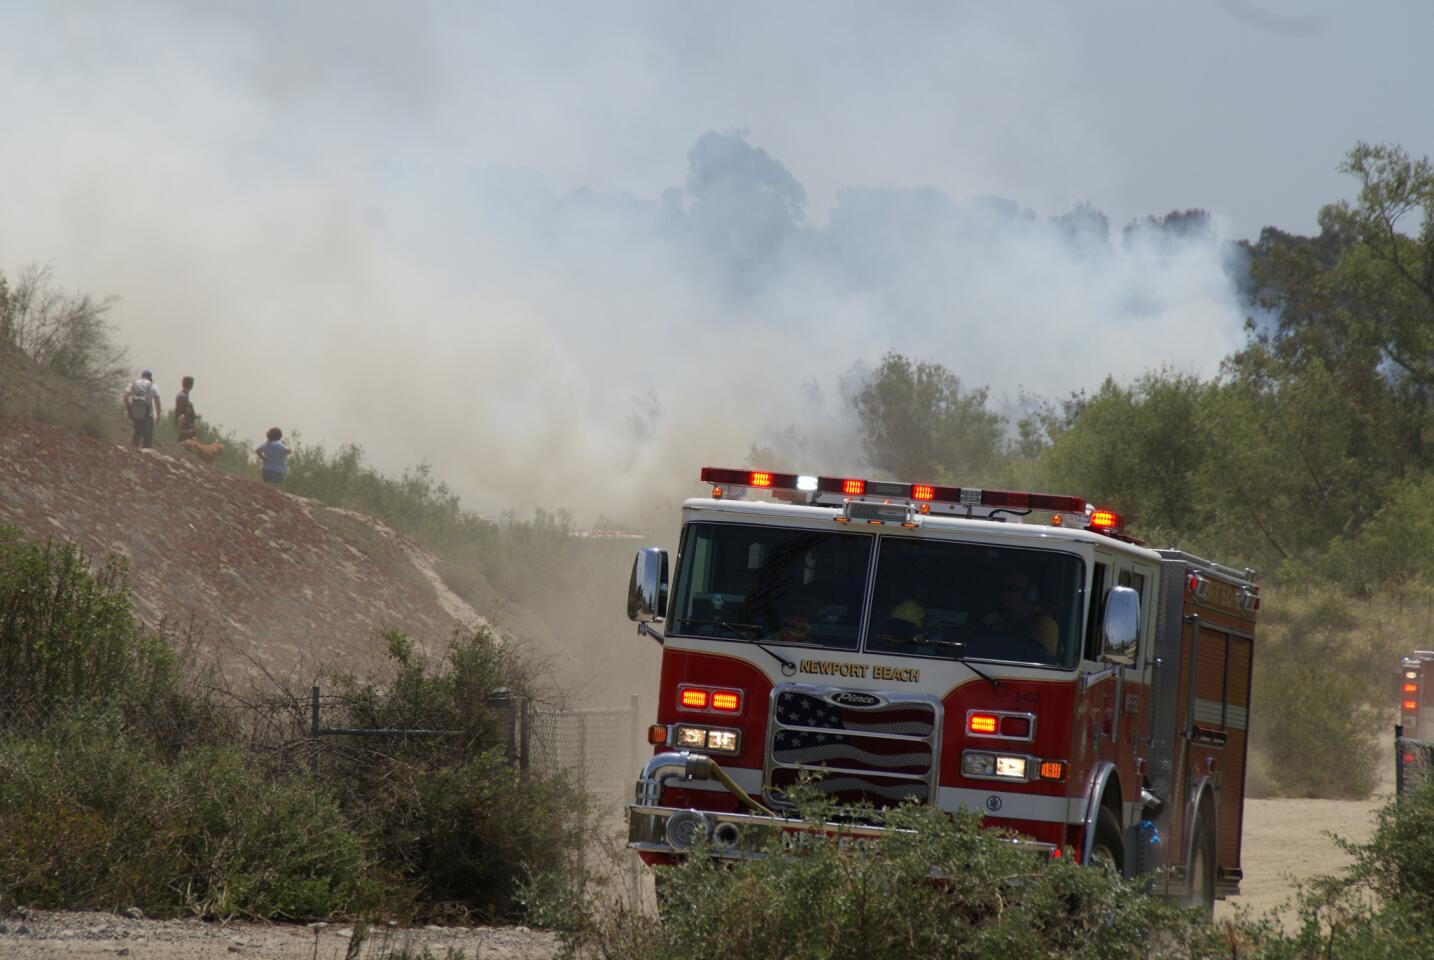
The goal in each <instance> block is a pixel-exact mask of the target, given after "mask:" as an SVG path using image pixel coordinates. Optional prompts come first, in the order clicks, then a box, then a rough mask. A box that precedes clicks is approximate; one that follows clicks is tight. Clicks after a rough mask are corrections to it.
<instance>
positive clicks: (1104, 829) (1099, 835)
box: [1089, 806, 1125, 876]
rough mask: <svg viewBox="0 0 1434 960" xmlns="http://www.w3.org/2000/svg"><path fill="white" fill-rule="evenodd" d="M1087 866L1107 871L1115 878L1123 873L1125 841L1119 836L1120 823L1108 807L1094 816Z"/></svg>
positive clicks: (1103, 807)
mask: <svg viewBox="0 0 1434 960" xmlns="http://www.w3.org/2000/svg"><path fill="white" fill-rule="evenodd" d="M1089 865H1090V866H1092V867H1100V868H1102V869H1105V870H1109V871H1111V872H1112V873H1114V874H1116V875H1117V876H1120V875H1122V874H1123V873H1124V872H1125V840H1124V838H1123V837H1122V835H1121V830H1120V821H1119V820H1117V819H1116V816H1115V814H1114V813H1113V812H1112V811H1111V809H1110V807H1106V806H1102V807H1101V808H1100V812H1099V813H1098V814H1096V817H1095V836H1094V837H1093V838H1092V840H1091V845H1090V861H1089Z"/></svg>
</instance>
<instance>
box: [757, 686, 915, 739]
mask: <svg viewBox="0 0 1434 960" xmlns="http://www.w3.org/2000/svg"><path fill="white" fill-rule="evenodd" d="M777 722H778V723H780V724H782V725H783V726H787V727H814V728H820V729H829V730H846V731H849V732H852V733H895V734H902V735H904V736H908V737H929V736H931V731H932V730H934V729H935V727H936V710H935V708H934V707H932V705H931V704H929V703H911V702H896V703H885V704H882V705H881V706H878V707H866V708H856V707H845V706H840V705H838V704H835V703H831V702H829V701H827V700H824V699H822V698H821V697H818V696H813V695H812V694H809V693H798V692H796V691H792V690H788V691H784V692H783V693H781V694H779V695H778V696H777Z"/></svg>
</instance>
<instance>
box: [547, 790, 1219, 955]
mask: <svg viewBox="0 0 1434 960" xmlns="http://www.w3.org/2000/svg"><path fill="white" fill-rule="evenodd" d="M823 815H824V811H823V810H822V809H821V808H819V807H811V808H807V809H804V810H803V816H804V817H807V818H814V817H819V816H823ZM872 818H873V819H878V820H880V821H882V822H885V823H886V824H888V825H889V826H892V827H896V828H899V829H898V831H897V832H894V833H892V834H891V835H890V836H888V837H887V838H885V839H882V840H880V841H867V842H862V843H849V842H846V841H845V840H843V839H841V838H836V837H832V838H816V839H814V840H813V841H812V842H811V843H809V844H807V845H804V846H803V847H802V848H801V852H800V853H799V854H797V855H789V854H790V851H787V850H785V849H784V847H783V845H782V842H781V840H780V839H773V840H772V841H771V842H770V843H768V844H767V846H766V848H765V851H764V852H765V854H766V855H765V856H764V857H763V858H761V859H756V860H742V861H734V862H720V861H713V860H710V859H708V858H706V857H704V856H701V855H700V851H699V855H697V856H692V857H689V858H688V859H686V860H685V861H684V862H682V863H681V864H679V865H677V866H674V867H670V868H662V869H661V873H660V879H661V887H662V897H661V899H662V904H663V909H662V918H661V920H659V919H657V918H655V917H653V916H651V915H649V914H646V913H644V912H643V911H641V910H637V909H633V908H632V907H631V906H630V905H629V906H628V907H626V908H620V909H617V910H615V911H611V912H607V913H603V912H600V911H598V910H596V909H594V908H591V907H587V908H583V907H581V905H580V903H579V901H577V900H576V899H575V898H572V897H567V898H566V899H564V898H563V897H561V896H558V897H557V898H554V897H553V896H552V895H551V893H549V894H548V895H547V896H544V895H541V894H539V893H538V890H539V887H538V886H537V885H533V886H530V887H529V893H530V894H532V895H534V896H535V898H536V901H537V902H538V903H539V904H542V903H546V904H549V905H552V904H554V903H556V904H557V908H558V909H557V910H556V912H549V913H547V914H542V916H544V917H545V918H546V919H550V920H554V919H556V920H561V921H562V933H563V937H564V942H565V945H566V949H567V951H568V953H569V955H572V956H598V957H614V958H615V957H629V958H634V960H639V958H640V960H658V958H662V960H668V958H671V960H676V958H689V957H698V956H702V957H743V958H746V960H763V958H771V960H802V958H813V960H817V958H820V960H848V958H849V960H885V958H902V960H906V958H910V957H969V958H973V960H975V958H1003V960H1004V958H1009V957H1063V958H1065V957H1076V958H1080V957H1090V958H1095V957H1100V958H1115V957H1130V958H1135V957H1151V958H1155V957H1204V956H1214V953H1213V952H1209V951H1211V950H1213V943H1214V931H1212V930H1211V929H1210V928H1209V927H1208V925H1206V924H1204V922H1203V921H1202V920H1199V919H1198V918H1197V916H1196V915H1195V914H1193V913H1184V912H1181V911H1178V910H1176V909H1174V908H1172V907H1169V906H1166V905H1164V904H1163V903H1160V902H1158V901H1156V900H1154V899H1152V898H1149V897H1146V896H1144V895H1142V894H1141V893H1140V892H1139V889H1138V887H1137V886H1136V885H1134V884H1132V883H1128V882H1125V881H1122V880H1120V879H1119V878H1117V877H1115V876H1114V875H1112V874H1108V873H1106V872H1103V871H1099V870H1086V869H1082V868H1080V867H1077V866H1074V865H1072V864H1070V863H1069V862H1067V861H1064V860H1057V861H1055V862H1053V863H1050V864H1044V863H1042V862H1040V861H1039V860H1038V859H1037V856H1036V855H1035V854H1033V853H1032V852H1030V851H1029V850H1027V849H1025V848H1023V847H1020V846H1017V845H1015V844H1012V843H1010V842H1008V841H1007V840H1005V839H1002V838H1001V837H1000V836H999V835H998V834H997V833H995V832H994V831H990V830H985V829H982V828H981V827H980V825H979V824H980V817H979V816H977V815H975V814H962V815H958V816H956V817H954V818H952V817H948V816H947V815H945V814H942V813H940V812H939V811H935V810H933V809H931V808H929V807H908V808H904V809H902V810H899V811H895V812H892V813H889V814H884V815H875V814H873V815H872ZM784 854H788V855H784ZM933 875H935V876H937V877H939V879H934V880H933V879H932V877H933Z"/></svg>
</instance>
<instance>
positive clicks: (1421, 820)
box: [1350, 779, 1434, 923]
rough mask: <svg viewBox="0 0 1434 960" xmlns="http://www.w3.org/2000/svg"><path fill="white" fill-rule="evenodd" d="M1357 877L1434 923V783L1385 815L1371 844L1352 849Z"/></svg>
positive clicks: (1407, 796) (1392, 806)
mask: <svg viewBox="0 0 1434 960" xmlns="http://www.w3.org/2000/svg"><path fill="white" fill-rule="evenodd" d="M1350 849H1352V850H1353V851H1354V853H1355V856H1356V865H1355V873H1356V876H1358V877H1359V878H1360V879H1361V880H1362V881H1364V882H1366V883H1368V884H1369V885H1370V886H1371V887H1372V888H1373V889H1374V891H1375V892H1376V893H1377V894H1378V895H1379V896H1380V898H1381V899H1382V900H1383V901H1384V902H1385V903H1389V904H1401V905H1403V906H1406V907H1408V908H1409V909H1410V910H1411V911H1413V912H1414V913H1417V914H1418V915H1421V916H1423V917H1424V918H1425V919H1426V921H1428V922H1430V923H1434V779H1429V780H1427V781H1426V782H1425V783H1423V784H1422V785H1421V786H1420V787H1419V788H1418V789H1416V790H1412V791H1410V792H1408V793H1407V794H1405V795H1404V797H1402V798H1401V799H1399V800H1398V801H1396V802H1394V803H1389V804H1386V805H1385V806H1384V807H1383V808H1382V809H1381V810H1380V811H1379V816H1378V821H1377V825H1376V827H1375V830H1374V836H1373V837H1372V838H1371V839H1370V841H1369V842H1368V843H1367V844H1357V845H1350Z"/></svg>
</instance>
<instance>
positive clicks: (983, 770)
mask: <svg viewBox="0 0 1434 960" xmlns="http://www.w3.org/2000/svg"><path fill="white" fill-rule="evenodd" d="M1033 762H1035V761H1033V760H1031V758H1030V757H1018V756H1013V755H1011V754H1006V753H981V752H980V751H977V750H968V751H966V752H965V753H963V754H962V755H961V772H962V773H964V774H965V775H966V776H968V777H984V778H986V779H999V780H1021V781H1025V780H1028V779H1029V777H1027V775H1026V771H1027V770H1029V769H1031V767H1030V764H1031V763H1033Z"/></svg>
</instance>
